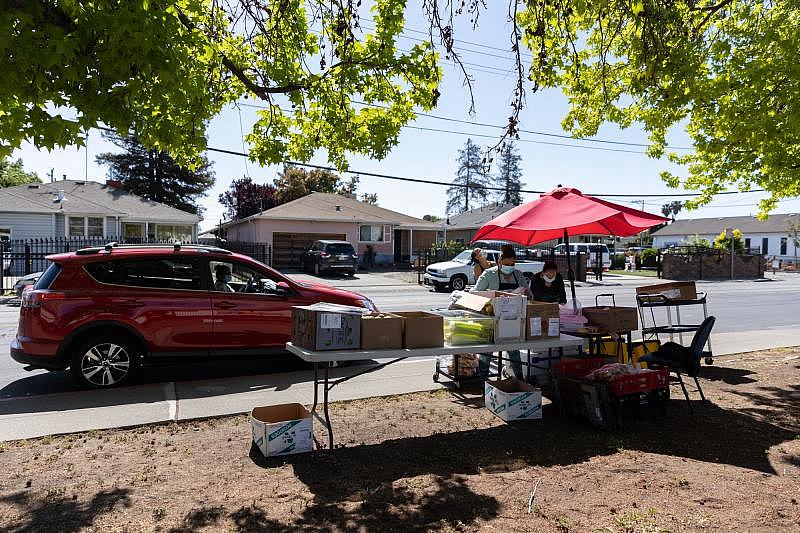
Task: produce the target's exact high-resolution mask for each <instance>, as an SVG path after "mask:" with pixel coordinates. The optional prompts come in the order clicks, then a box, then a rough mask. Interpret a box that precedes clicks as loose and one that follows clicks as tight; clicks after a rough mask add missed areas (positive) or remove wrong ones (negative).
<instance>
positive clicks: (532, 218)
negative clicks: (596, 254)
mask: <svg viewBox="0 0 800 533" xmlns="http://www.w3.org/2000/svg"><path fill="white" fill-rule="evenodd" d="M668 220H669V219H668V218H665V217H662V216H660V215H653V214H650V213H646V212H644V211H639V210H638V209H633V208H630V207H625V206H622V205H618V204H615V203H612V202H608V201H606V200H601V199H600V198H595V197H594V196H585V195H583V194H582V193H581V191H579V190H578V189H573V188H570V187H561V186H559V187H558V188H557V189H553V190H552V191H550V192H548V193H545V194H542V195H541V196H540V197H539V198H538V199H536V200H534V201H532V202H527V203H524V204H522V205H518V206H517V207H515V208H513V209H510V210H508V211H506V212H505V213H503V214H502V215H500V216H499V217H497V218H495V219H493V220H490V221H489V222H487V223H486V224H485V225H484V226H483V227H482V228H480V229H479V230H478V232H477V233H476V234H475V237H473V239H472V240H473V241H478V240H490V239H491V240H500V241H510V242H516V243H519V244H521V245H523V246H529V245H531V244H536V243H538V242H543V241H548V240H551V239H558V238H562V237H563V238H564V242H565V243H566V244H567V268H568V270H569V274H568V276H569V280H570V282H571V283H572V298H573V300H574V299H575V284H574V281H575V274H574V272H573V271H572V264H571V262H570V254H569V236H570V235H616V236H619V237H628V236H631V235H636V234H637V233H639V232H641V231H644V230H646V229H647V228H651V227H653V226H655V225H657V224H662V223H664V222H666V221H668Z"/></svg>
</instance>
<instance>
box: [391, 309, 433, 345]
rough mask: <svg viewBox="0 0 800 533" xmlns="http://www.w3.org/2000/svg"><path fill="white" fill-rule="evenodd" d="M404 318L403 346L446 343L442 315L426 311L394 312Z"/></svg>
mask: <svg viewBox="0 0 800 533" xmlns="http://www.w3.org/2000/svg"><path fill="white" fill-rule="evenodd" d="M394 315H396V316H399V317H400V318H402V319H403V348H438V347H439V346H443V345H444V319H443V318H442V315H436V314H433V313H426V312H424V311H403V312H397V313H394Z"/></svg>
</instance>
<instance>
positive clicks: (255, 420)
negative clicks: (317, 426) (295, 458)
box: [250, 403, 314, 457]
mask: <svg viewBox="0 0 800 533" xmlns="http://www.w3.org/2000/svg"><path fill="white" fill-rule="evenodd" d="M250 428H251V429H252V430H253V442H254V443H255V445H256V446H258V449H259V450H261V453H263V454H264V457H274V456H276V455H290V454H293V453H305V452H310V451H311V449H312V448H313V445H314V429H313V423H312V417H311V413H309V412H308V410H307V409H306V408H305V407H303V406H302V405H300V404H299V403H285V404H281V405H269V406H266V407H255V408H254V409H253V410H252V411H251V412H250Z"/></svg>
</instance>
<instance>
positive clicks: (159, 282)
mask: <svg viewBox="0 0 800 533" xmlns="http://www.w3.org/2000/svg"><path fill="white" fill-rule="evenodd" d="M84 268H85V269H86V272H88V273H89V275H90V276H92V277H93V278H94V279H95V280H97V281H99V282H100V283H108V284H112V285H127V286H129V287H146V288H151V289H181V290H201V289H202V284H201V282H200V260H199V259H197V258H192V257H174V256H171V257H154V258H147V259H115V260H111V261H100V262H97V263H89V264H87V265H86V266H85V267H84Z"/></svg>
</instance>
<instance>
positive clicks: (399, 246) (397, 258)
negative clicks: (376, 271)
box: [394, 229, 403, 264]
mask: <svg viewBox="0 0 800 533" xmlns="http://www.w3.org/2000/svg"><path fill="white" fill-rule="evenodd" d="M402 261H403V234H402V233H401V230H399V229H396V230H394V262H395V264H400V263H401V262H402Z"/></svg>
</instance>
